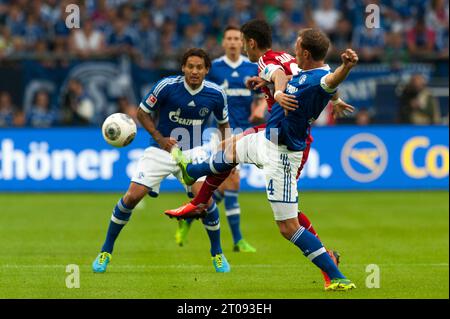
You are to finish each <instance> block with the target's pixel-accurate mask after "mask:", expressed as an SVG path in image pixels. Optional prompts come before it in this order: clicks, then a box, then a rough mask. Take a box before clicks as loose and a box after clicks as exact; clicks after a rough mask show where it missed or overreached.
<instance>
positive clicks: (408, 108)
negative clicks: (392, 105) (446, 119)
mask: <svg viewBox="0 0 450 319" xmlns="http://www.w3.org/2000/svg"><path fill="white" fill-rule="evenodd" d="M400 103H401V104H400V112H399V120H400V122H401V123H407V124H418V125H430V124H441V123H442V119H441V114H440V108H439V102H438V100H437V99H436V98H435V97H433V96H432V95H431V92H430V90H429V89H428V88H427V87H426V81H425V78H424V77H423V76H422V75H420V74H415V75H413V76H412V77H411V79H410V80H409V82H408V84H407V85H406V86H405V88H404V89H403V92H402V95H401V97H400Z"/></svg>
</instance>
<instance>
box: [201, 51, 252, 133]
mask: <svg viewBox="0 0 450 319" xmlns="http://www.w3.org/2000/svg"><path fill="white" fill-rule="evenodd" d="M257 75H258V65H257V64H256V63H252V62H250V61H249V60H248V59H247V58H245V57H243V56H240V57H239V60H238V61H236V62H233V61H231V60H230V59H228V58H227V56H225V55H224V56H222V57H220V58H218V59H215V60H214V61H213V62H212V66H211V69H210V71H209V74H208V79H209V80H211V81H212V82H214V83H216V84H218V85H219V86H220V87H221V88H222V89H223V90H224V91H225V94H226V95H227V98H228V105H229V117H230V126H231V128H233V129H235V128H241V129H243V130H244V129H246V128H249V127H251V126H253V125H252V124H251V123H249V121H248V118H249V117H250V113H251V104H252V101H253V93H252V91H251V90H249V89H247V88H246V87H245V81H246V80H247V78H249V77H252V76H257Z"/></svg>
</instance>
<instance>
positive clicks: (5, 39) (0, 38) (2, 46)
mask: <svg viewBox="0 0 450 319" xmlns="http://www.w3.org/2000/svg"><path fill="white" fill-rule="evenodd" d="M13 52H14V43H13V40H12V38H11V34H10V33H9V30H8V28H6V27H1V26H0V60H1V59H2V58H3V57H7V56H10V55H11V54H12V53H13Z"/></svg>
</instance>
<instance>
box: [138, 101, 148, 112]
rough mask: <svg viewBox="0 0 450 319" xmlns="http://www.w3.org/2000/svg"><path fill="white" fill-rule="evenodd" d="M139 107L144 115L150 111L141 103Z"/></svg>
mask: <svg viewBox="0 0 450 319" xmlns="http://www.w3.org/2000/svg"><path fill="white" fill-rule="evenodd" d="M139 107H140V108H141V109H142V110H143V111H144V112H145V113H150V109H149V108H148V106H147V105H145V104H144V103H143V102H141V104H139Z"/></svg>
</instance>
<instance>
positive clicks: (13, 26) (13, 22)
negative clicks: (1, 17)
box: [5, 5, 25, 37]
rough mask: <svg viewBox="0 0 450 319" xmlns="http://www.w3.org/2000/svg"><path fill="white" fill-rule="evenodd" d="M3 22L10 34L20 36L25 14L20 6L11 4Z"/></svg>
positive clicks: (22, 30)
mask: <svg viewBox="0 0 450 319" xmlns="http://www.w3.org/2000/svg"><path fill="white" fill-rule="evenodd" d="M5 24H6V26H7V27H8V29H9V30H10V32H11V35H12V36H17V37H21V36H22V35H23V32H24V25H25V14H24V13H23V12H22V10H21V9H20V7H18V6H17V5H12V6H11V7H10V8H9V14H8V15H7V17H6V21H5Z"/></svg>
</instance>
